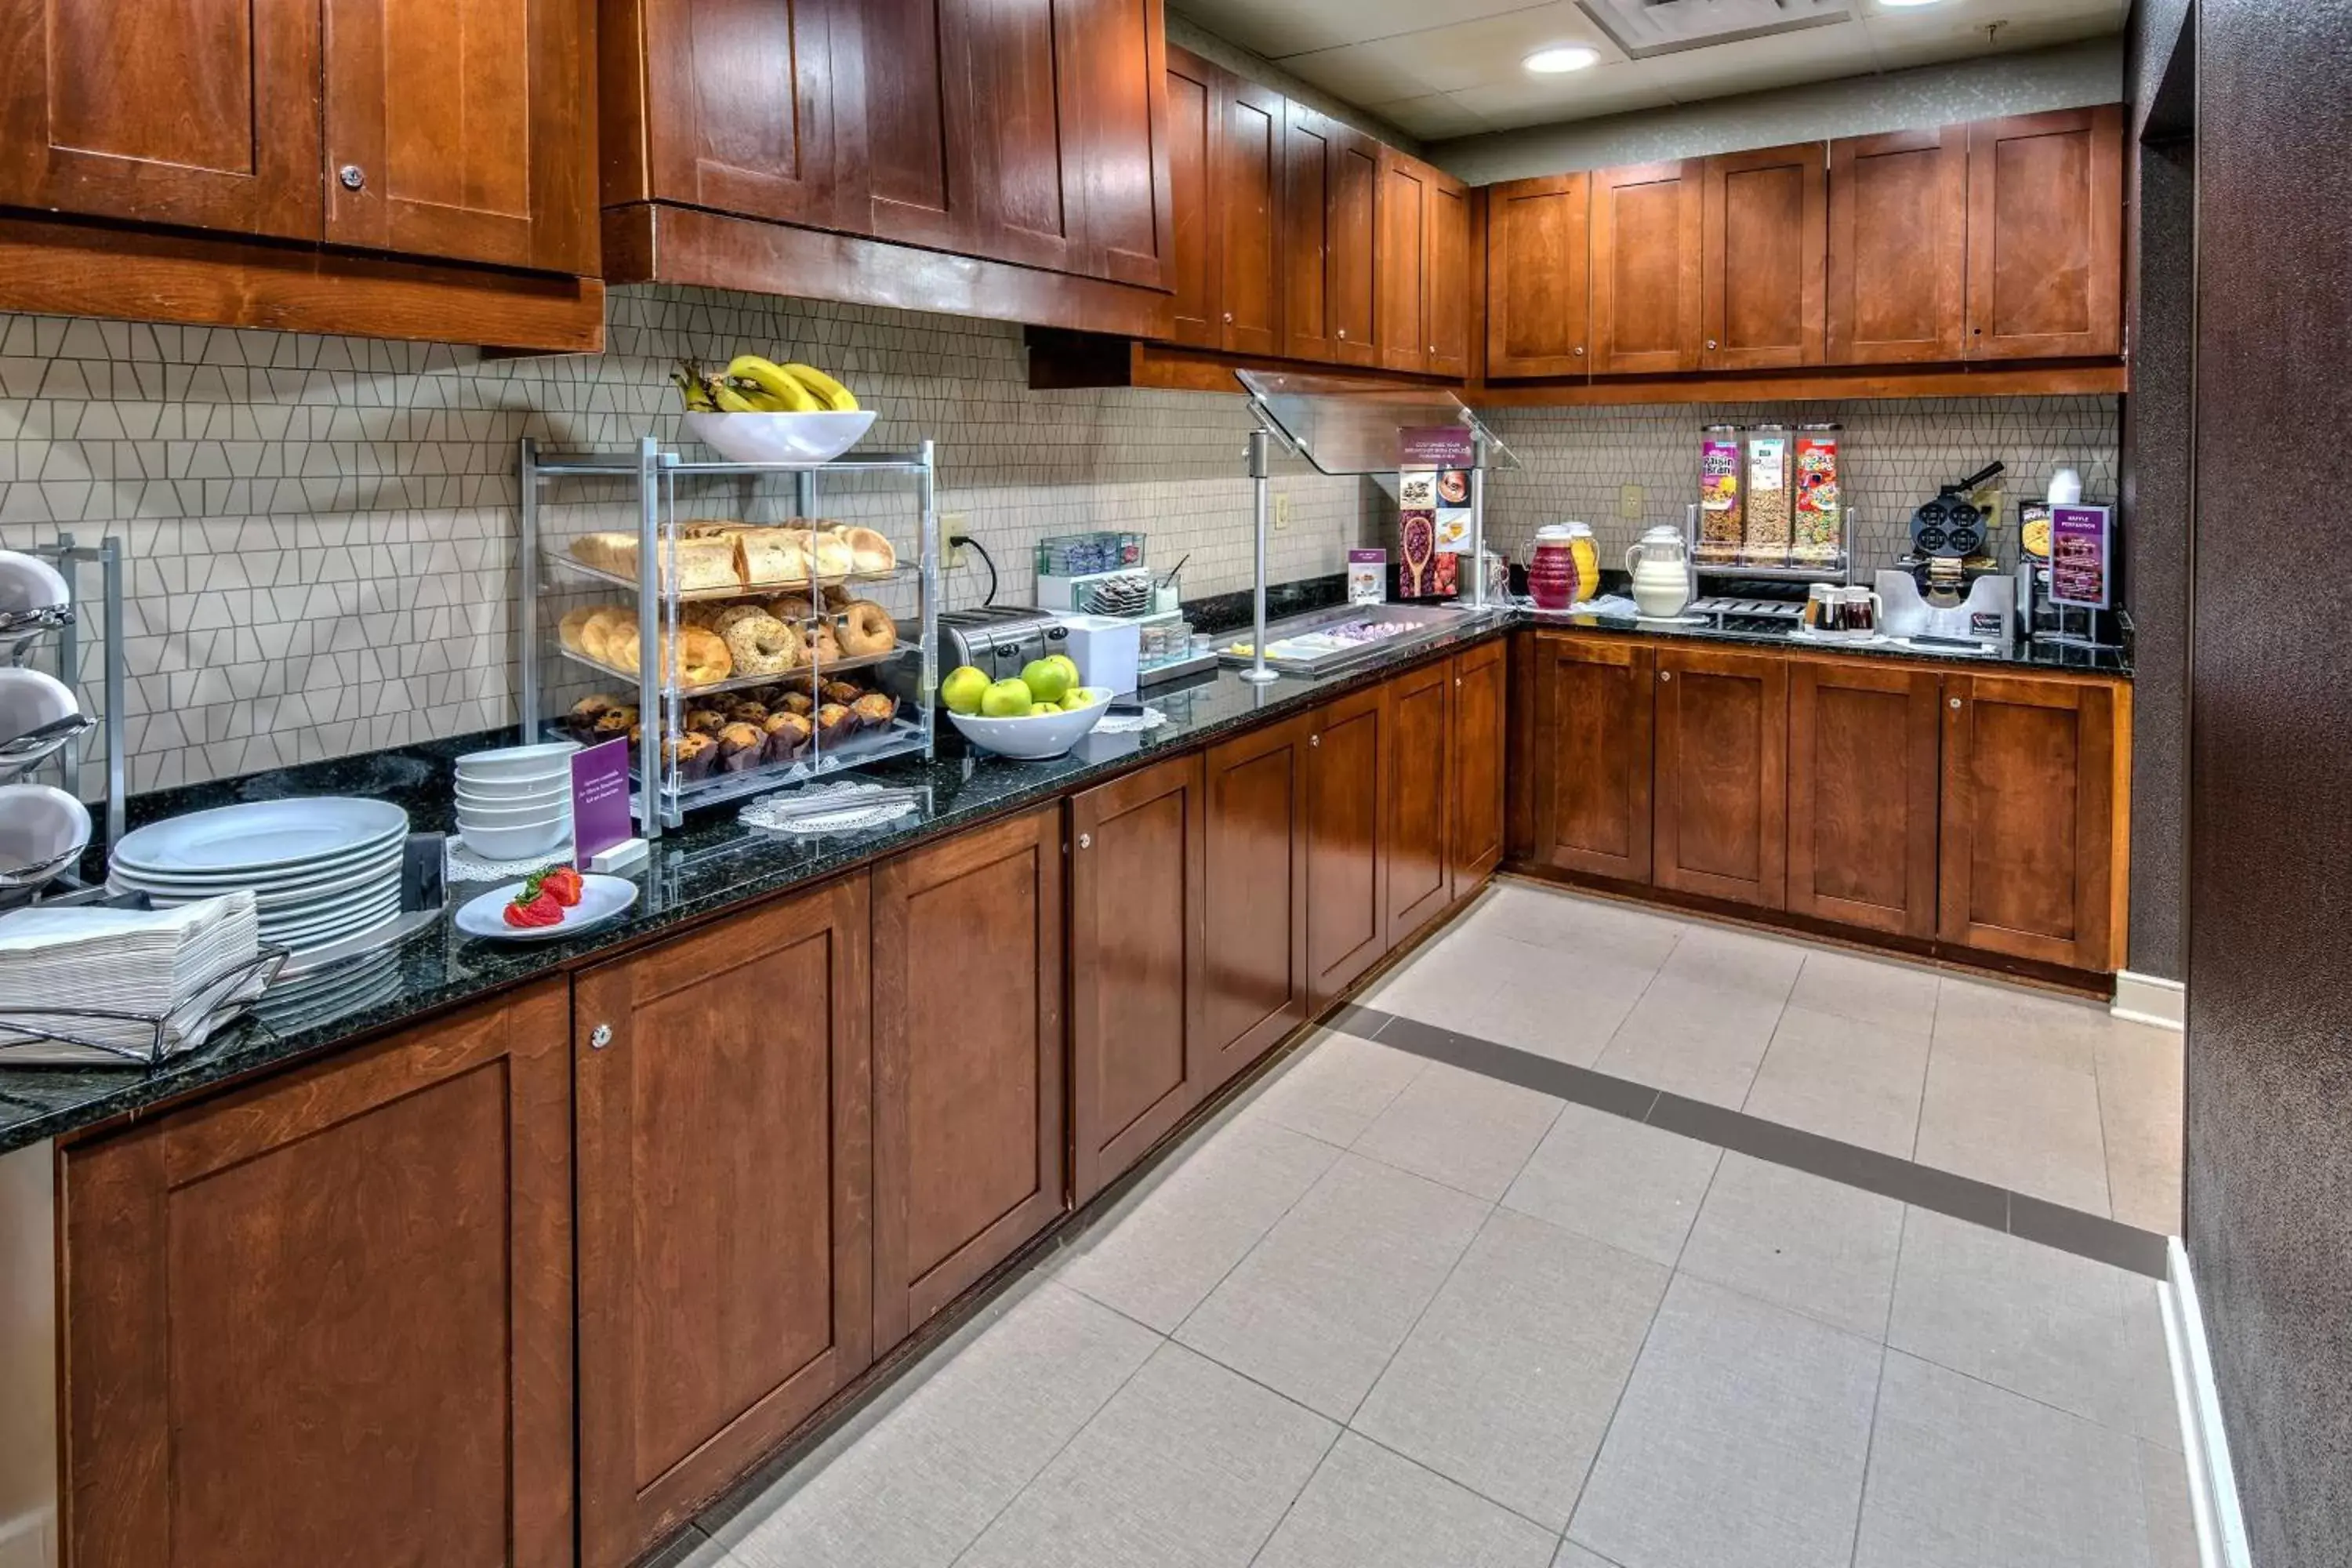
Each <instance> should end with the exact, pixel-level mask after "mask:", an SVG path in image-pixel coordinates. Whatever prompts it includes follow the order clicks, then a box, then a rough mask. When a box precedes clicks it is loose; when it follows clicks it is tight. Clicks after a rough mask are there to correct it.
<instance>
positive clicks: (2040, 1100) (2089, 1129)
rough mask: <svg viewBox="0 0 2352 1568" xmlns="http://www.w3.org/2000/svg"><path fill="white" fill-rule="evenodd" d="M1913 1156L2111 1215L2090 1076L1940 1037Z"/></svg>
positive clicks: (1932, 1055)
mask: <svg viewBox="0 0 2352 1568" xmlns="http://www.w3.org/2000/svg"><path fill="white" fill-rule="evenodd" d="M1914 1157H1915V1158H1916V1159H1917V1160H1918V1162H1919V1163H1921V1164H1923V1165H1933V1166H1935V1167H1936V1168H1937V1169H1938V1170H1942V1171H1951V1172H1955V1173H1958V1174H1960V1175H1963V1176H1974V1177H1976V1178H1977V1179H1978V1180H1979V1181H1981V1182H1990V1183H1992V1184H1994V1185H1996V1186H2002V1187H2011V1188H2014V1189H2015V1190H2017V1191H2019V1192H2021V1193H2031V1194H2033V1195H2034V1196H2035V1197H2039V1198H2047V1199H2049V1200H2050V1201H2051V1202H2052V1203H2054V1204H2063V1205H2066V1206H2067V1207H2069V1208H2076V1209H2081V1210H2083V1211H2084V1212H2085V1213H2087V1214H2099V1215H2104V1214H2106V1213H2108V1212H2110V1211H2109V1208H2108V1197H2107V1159H2106V1151H2105V1143H2104V1142H2103V1138H2102V1134H2101V1131H2100V1127H2099V1086H2098V1080H2097V1079H2095V1078H2093V1077H2092V1076H2091V1075H2090V1074H2088V1073H2079V1072H2073V1071H2070V1070H2068V1069H2067V1068H2062V1067H2053V1066H2051V1065H2049V1064H2048V1063H2044V1062H2038V1061H2033V1060H2030V1059H2027V1058H2021V1057H2017V1056H2012V1055H2008V1054H2001V1053H1995V1054H1990V1055H1988V1054H1985V1053H1981V1052H1977V1051H1970V1050H1954V1049H1951V1048H1949V1047H1946V1046H1944V1045H1942V1044H1938V1045H1937V1046H1936V1047H1934V1048H1933V1049H1931V1050H1930V1051H1929V1053H1928V1058H1927V1097H1926V1099H1925V1100H1923V1101H1922V1103H1921V1105H1920V1109H1919V1142H1918V1147H1917V1152H1916V1155H1915V1156H1914Z"/></svg>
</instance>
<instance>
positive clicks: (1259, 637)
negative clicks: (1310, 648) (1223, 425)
mask: <svg viewBox="0 0 2352 1568" xmlns="http://www.w3.org/2000/svg"><path fill="white" fill-rule="evenodd" d="M1249 471H1250V488H1251V489H1252V490H1254V491H1255V502H1256V507H1255V510H1256V513H1257V540H1256V546H1257V570H1256V577H1255V584H1254V585H1253V587H1252V589H1251V593H1250V632H1251V636H1250V667H1249V668H1247V669H1245V670H1244V671H1243V672H1242V679H1244V680H1246V681H1249V682H1250V683H1251V684H1253V685H1256V686H1264V685H1266V684H1267V683H1269V682H1271V681H1276V680H1279V679H1282V678H1281V676H1279V675H1277V674H1276V673H1275V672H1274V671H1273V670H1271V669H1268V668H1266V667H1265V526H1266V514H1267V512H1268V510H1270V507H1271V496H1270V494H1269V492H1270V490H1271V489H1272V486H1273V476H1274V459H1273V451H1272V443H1271V442H1270V441H1269V440H1268V439H1267V437H1266V433H1265V431H1264V430H1253V431H1251V432H1250V438H1249Z"/></svg>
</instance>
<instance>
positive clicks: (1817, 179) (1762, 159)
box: [1699, 142, 1829, 370]
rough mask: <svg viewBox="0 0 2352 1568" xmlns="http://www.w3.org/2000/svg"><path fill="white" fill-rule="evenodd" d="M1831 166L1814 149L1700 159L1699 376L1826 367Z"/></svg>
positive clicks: (1818, 145) (1819, 147) (1822, 149)
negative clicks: (1702, 167)
mask: <svg viewBox="0 0 2352 1568" xmlns="http://www.w3.org/2000/svg"><path fill="white" fill-rule="evenodd" d="M1828 163H1829V160H1828V149H1827V147H1826V146H1824V145H1823V144H1822V142H1800V143H1799V144H1797V145H1795V146H1793V147H1768V148H1764V149H1762V150H1760V151H1758V152H1753V153H1725V154H1722V155H1720V156H1718V157H1713V158H1709V159H1707V160H1706V169H1705V172H1704V174H1702V175H1701V187H1700V188H1701V193H1702V195H1701V206H1702V209H1703V210H1702V213H1701V217H1700V228H1701V231H1702V232H1703V233H1704V235H1705V237H1706V239H1705V247H1704V251H1703V256H1704V260H1703V262H1702V265H1701V268H1700V278H1701V287H1702V289H1703V290H1704V293H1703V296H1702V300H1703V303H1702V308H1701V325H1702V328H1703V330H1704V331H1705V333H1706V337H1705V339H1704V342H1703V344H1702V347H1701V349H1700V353H1699V363H1700V365H1701V366H1702V367H1703V368H1705V369H1707V370H1784V369H1789V368H1791V367H1794V366H1799V365H1811V364H1820V363H1822V358H1823V355H1824V353H1825V352H1826V348H1827V343H1826V339H1825V336H1824V332H1823V327H1822V310H1823V289H1824V286H1825V285H1824V278H1823V275H1824V273H1825V271H1826V269H1827V264H1828V260H1829V167H1828Z"/></svg>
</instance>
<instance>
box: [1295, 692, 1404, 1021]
mask: <svg viewBox="0 0 2352 1568" xmlns="http://www.w3.org/2000/svg"><path fill="white" fill-rule="evenodd" d="M1314 717H1315V723H1314V728H1313V729H1312V730H1311V731H1308V733H1307V795H1306V813H1305V815H1306V823H1307V990H1308V995H1309V999H1310V1002H1311V1005H1313V1006H1314V1007H1316V1008H1317V1009H1318V1010H1319V1009H1320V1008H1321V1006H1322V1005H1323V1004H1324V1003H1326V1002H1328V1001H1329V1000H1330V999H1331V998H1332V997H1334V996H1337V995H1338V994H1339V993H1340V992H1342V991H1345V990H1346V989H1347V988H1348V987H1349V986H1350V985H1352V984H1355V983H1356V980H1357V979H1358V977H1359V976H1360V975H1362V974H1363V973H1364V972H1365V971H1367V970H1369V969H1370V968H1371V966H1372V965H1373V964H1375V963H1379V962H1380V961H1381V959H1382V958H1383V957H1385V956H1386V955H1387V953H1388V950H1389V942H1388V901H1389V900H1388V868H1389V858H1388V848H1387V843H1386V834H1387V826H1388V801H1387V783H1388V766H1387V762H1388V727H1389V703H1388V688H1387V687H1385V686H1374V687H1370V688H1367V689H1364V690H1362V691H1359V692H1356V693H1355V694H1354V695H1352V696H1349V697H1342V698H1340V699H1339V700H1338V701H1336V702H1333V703H1331V704H1330V705H1329V706H1328V707H1326V708H1324V709H1322V710H1319V711H1318V712H1317V713H1316V714H1315V716H1314Z"/></svg>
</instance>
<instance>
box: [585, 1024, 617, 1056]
mask: <svg viewBox="0 0 2352 1568" xmlns="http://www.w3.org/2000/svg"><path fill="white" fill-rule="evenodd" d="M612 1043H613V1026H612V1025H610V1024H599V1025H597V1026H595V1027H594V1028H593V1029H591V1030H589V1031H588V1048H589V1049H590V1050H592V1051H601V1050H603V1049H604V1047H606V1046H609V1045H611V1044H612Z"/></svg>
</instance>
